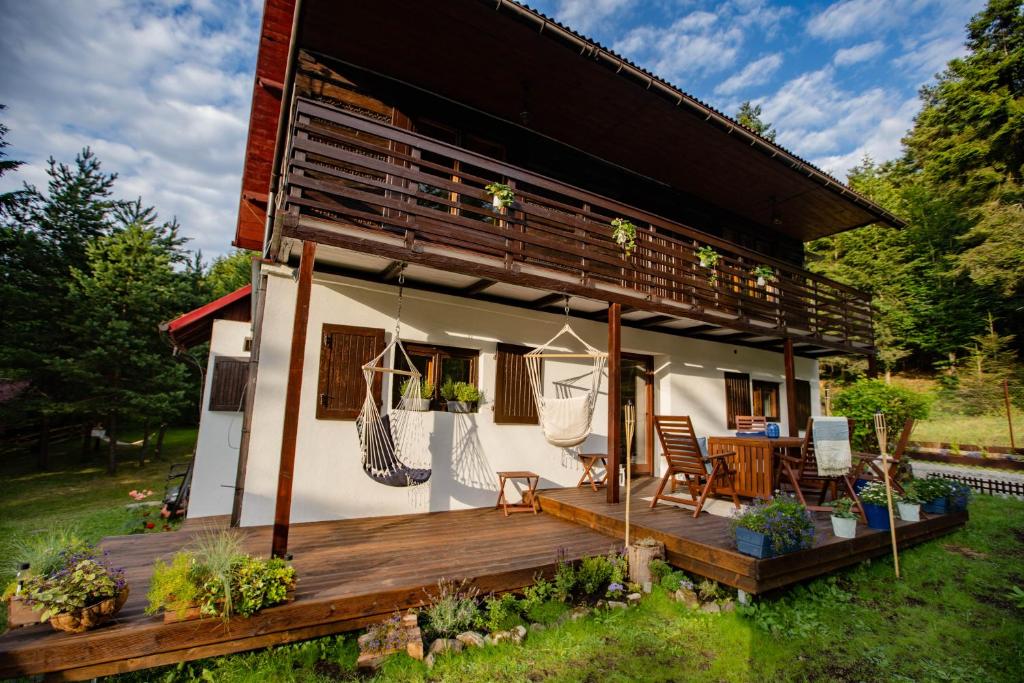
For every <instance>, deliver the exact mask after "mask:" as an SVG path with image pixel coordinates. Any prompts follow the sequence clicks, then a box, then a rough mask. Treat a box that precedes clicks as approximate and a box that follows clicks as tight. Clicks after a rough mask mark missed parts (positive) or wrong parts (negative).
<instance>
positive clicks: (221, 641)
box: [0, 509, 613, 680]
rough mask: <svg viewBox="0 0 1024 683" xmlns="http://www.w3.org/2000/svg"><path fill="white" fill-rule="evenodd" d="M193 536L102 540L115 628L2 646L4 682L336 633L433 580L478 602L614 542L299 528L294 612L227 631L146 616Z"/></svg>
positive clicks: (359, 523) (579, 532)
mask: <svg viewBox="0 0 1024 683" xmlns="http://www.w3.org/2000/svg"><path fill="white" fill-rule="evenodd" d="M223 521H224V520H222V519H221V520H216V522H217V523H219V525H223ZM201 529H202V525H201V524H197V523H195V522H189V523H188V524H186V526H185V530H183V531H178V532H174V533H164V534H149V535H145V536H120V537H114V538H109V539H106V540H105V541H104V542H103V544H102V547H103V548H104V549H106V550H108V551H109V552H110V558H111V560H112V561H113V563H114V564H115V565H116V566H123V567H124V568H125V571H126V573H127V577H128V582H129V585H130V586H131V595H130V597H129V599H128V603H127V604H126V605H125V607H124V610H122V612H121V613H120V614H119V615H118V618H117V620H116V621H115V622H113V623H111V624H108V625H106V626H103V627H101V628H99V629H97V630H95V631H91V632H88V633H83V634H66V633H57V632H54V631H53V630H52V629H51V628H50V626H49V625H39V626H32V627H28V628H23V629H18V630H16V631H12V632H9V633H7V634H5V635H3V636H0V678H10V677H15V676H27V675H34V674H42V673H51V674H53V673H55V672H56V676H55V677H57V678H65V679H71V680H81V679H88V678H94V677H96V676H103V675H109V674H113V673H120V672H125V671H134V670H137V669H144V668H148V667H153V666H159V665H162V664H169V663H174V662H180V661H187V660H193V659H200V658H203V657H211V656H217V655H223V654H228V653H232V652H240V651H243V650H252V649H256V648H262V647H267V646H270V645H278V644H281V643H287V642H293V641H297V640H303V639H308V638H314V637H318V636H324V635H329V634H333V633H339V632H342V631H347V630H352V629H355V628H360V627H362V626H365V625H366V624H367V623H370V622H373V621H375V620H379V619H380V618H381V617H382V615H388V614H391V613H393V612H394V611H395V610H396V609H402V608H406V607H411V606H414V605H418V604H420V603H421V602H422V600H423V598H424V590H425V589H429V588H431V587H433V586H435V584H436V583H437V581H438V580H439V579H441V578H446V577H447V578H455V579H461V578H471V579H472V580H473V581H474V583H475V585H476V586H477V587H478V588H479V589H480V590H481V591H482V592H485V593H486V592H489V591H506V590H512V589H517V588H521V587H523V586H525V585H528V584H530V583H532V581H533V578H534V576H535V575H536V574H537V573H538V572H543V573H547V574H550V573H551V572H553V570H554V564H555V560H556V553H557V551H558V550H559V549H560V548H562V549H564V550H565V552H566V554H567V555H568V556H569V557H572V558H578V557H582V556H584V555H593V554H597V553H605V552H607V551H608V549H609V547H610V546H611V544H612V542H613V541H612V540H611V539H610V538H609V537H608V536H605V535H603V534H600V533H598V532H596V531H590V530H587V529H582V528H580V527H579V526H577V525H575V524H571V523H569V522H566V521H563V520H560V519H557V518H556V517H553V516H551V515H544V514H541V515H529V514H527V515H513V516H511V517H508V518H506V517H504V516H503V515H502V514H501V513H500V512H496V511H494V510H490V509H487V510H466V511H459V512H442V513H432V514H420V515H402V516H395V517H375V518H367V519H354V520H342V521H335V522H317V523H311V524H296V525H294V526H292V529H291V536H290V549H291V552H292V553H293V554H294V565H295V568H296V570H297V571H298V576H299V584H298V589H297V591H296V600H295V601H294V602H292V603H290V604H288V605H284V606H281V607H276V608H273V609H269V610H265V611H263V612H261V613H259V614H257V615H255V616H253V617H252V618H250V619H235V620H232V621H231V622H230V623H229V624H228V625H226V626H225V625H224V624H222V623H221V622H220V621H218V620H215V619H204V620H200V621H189V622H183V623H177V624H164V623H163V620H162V619H161V618H159V617H150V616H146V615H145V614H144V613H143V609H144V608H145V605H146V591H147V588H148V584H149V579H150V576H151V573H152V566H153V562H154V560H156V559H157V558H161V557H164V558H165V557H168V556H170V555H172V554H173V553H174V552H175V551H177V550H178V549H180V548H181V547H183V546H185V545H187V544H188V542H189V540H190V539H191V537H192V534H194V533H196V532H198V531H201ZM243 532H244V534H245V545H246V548H247V550H249V551H251V552H253V553H257V554H265V553H267V552H268V551H269V549H270V536H271V529H270V527H254V528H250V529H245V530H243Z"/></svg>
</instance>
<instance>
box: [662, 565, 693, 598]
mask: <svg viewBox="0 0 1024 683" xmlns="http://www.w3.org/2000/svg"><path fill="white" fill-rule="evenodd" d="M669 569H670V570H671V571H669V573H668V574H665V575H664V576H662V577H661V580H660V581H659V582H658V585H660V586H661V587H662V588H664V589H665V590H667V591H668V592H669V593H675V592H676V591H677V590H679V589H680V588H685V589H687V590H693V582H692V581H690V580H689V579H688V578H687V576H686V574H685V573H684V572H681V571H679V570H678V569H672V568H671V567H669Z"/></svg>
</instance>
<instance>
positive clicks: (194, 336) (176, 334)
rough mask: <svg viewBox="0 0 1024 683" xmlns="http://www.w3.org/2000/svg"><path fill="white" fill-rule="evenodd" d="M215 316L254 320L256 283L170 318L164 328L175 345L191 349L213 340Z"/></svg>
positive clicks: (162, 325)
mask: <svg viewBox="0 0 1024 683" xmlns="http://www.w3.org/2000/svg"><path fill="white" fill-rule="evenodd" d="M214 320H237V321H240V322H249V321H250V320H252V285H251V284H250V285H246V286H244V287H242V288H240V289H236V290H235V291H233V292H231V293H230V294H225V295H224V296H222V297H220V298H219V299H215V300H214V301H211V302H210V303H208V304H206V305H204V306H200V307H199V308H197V309H195V310H192V311H189V312H188V313H185V314H184V315H181V316H179V317H177V318H175V319H174V320H171V321H170V322H166V323H160V331H161V332H164V333H166V334H167V336H168V337H170V338H171V342H172V343H173V344H174V346H175V347H178V348H182V349H189V348H192V347H193V346H198V345H199V344H202V343H204V342H208V341H210V336H211V335H212V334H213V321H214Z"/></svg>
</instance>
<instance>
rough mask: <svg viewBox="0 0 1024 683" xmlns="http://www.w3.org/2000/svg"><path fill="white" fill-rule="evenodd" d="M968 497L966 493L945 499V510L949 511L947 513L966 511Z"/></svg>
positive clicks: (955, 494)
mask: <svg viewBox="0 0 1024 683" xmlns="http://www.w3.org/2000/svg"><path fill="white" fill-rule="evenodd" d="M968 497H969V494H968V493H967V492H966V491H961V492H959V493H954V494H953V495H951V496H949V497H948V498H946V509H947V510H949V512H963V511H964V510H966V509H967V499H968Z"/></svg>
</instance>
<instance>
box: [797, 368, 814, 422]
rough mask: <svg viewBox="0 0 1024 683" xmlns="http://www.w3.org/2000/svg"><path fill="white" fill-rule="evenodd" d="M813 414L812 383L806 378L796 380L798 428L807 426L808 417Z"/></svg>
mask: <svg viewBox="0 0 1024 683" xmlns="http://www.w3.org/2000/svg"><path fill="white" fill-rule="evenodd" d="M810 416H811V383H810V382H808V381H807V380H805V379H798V380H797V381H796V426H797V428H798V429H805V428H806V427H807V419H808V418H809V417H810Z"/></svg>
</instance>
